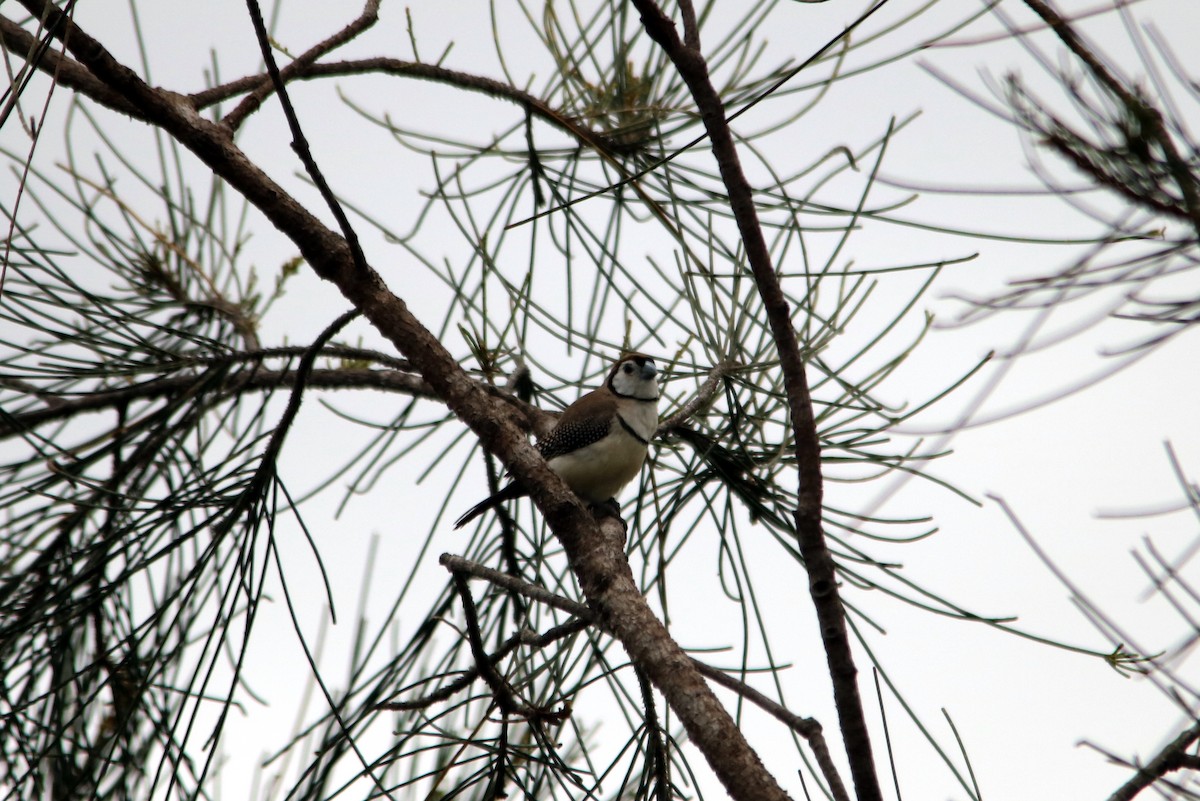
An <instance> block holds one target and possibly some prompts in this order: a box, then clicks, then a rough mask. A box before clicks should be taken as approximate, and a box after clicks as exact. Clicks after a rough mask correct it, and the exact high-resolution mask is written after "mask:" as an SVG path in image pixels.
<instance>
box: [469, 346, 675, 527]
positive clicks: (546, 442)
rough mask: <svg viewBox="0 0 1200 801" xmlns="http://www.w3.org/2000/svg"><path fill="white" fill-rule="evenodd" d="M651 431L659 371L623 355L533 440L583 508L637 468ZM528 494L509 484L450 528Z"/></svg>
mask: <svg viewBox="0 0 1200 801" xmlns="http://www.w3.org/2000/svg"><path fill="white" fill-rule="evenodd" d="M656 428H658V369H657V368H656V367H655V366H654V359H652V358H650V357H649V356H646V355H645V354H642V353H628V354H625V355H623V356H622V357H621V359H620V361H618V362H617V363H616V364H614V365H613V367H612V369H611V370H609V371H608V378H607V379H605V381H604V385H603V386H602V387H600V388H599V389H594V390H592V391H591V392H589V393H588V394H586V395H584V396H583V397H582V398H580V399H579V400H577V401H575V402H574V403H572V404H571V405H570V406H568V407H567V408H566V409H565V410H563V413H562V417H560V418H559V419H558V424H557V425H555V426H554V430H553V431H551V432H550V433H549V434H547V435H546V436H545V437H543V438H542V439H540V440H538V443H537V449H538V451H539V452H540V453H541V454H542V458H544V459H545V460H546V463H547V464H548V465H549V466H550V469H551V470H553V471H554V472H555V473H558V475H559V476H561V477H562V480H563V481H565V482H566V483H567V486H568V487H570V488H571V491H572V492H574V493H575V494H576V495H578V496H579V497H580V498H581V499H583V500H584V501H587V502H588V503H604V502H606V501H609V500H612V499H614V498H615V497H616V495H617V493H618V492H620V491H621V489H622V488H623V487H624V486H625V485H626V484H628V483H629V482H630V481H632V480H633V478H634V477H635V476H636V475H637V474H638V471H639V470H641V469H642V462H643V461H645V459H646V449H647V448H648V447H649V445H650V438H651V437H653V436H654V431H655V429H656ZM528 494H529V492H528V491H527V490H525V489H523V488H522V487H520V486H519V485H518V484H517V483H516V482H510V483H509V484H507V485H506V486H505V487H504V488H502V489H501V490H500V491H499V492H497V493H496V494H495V495H493V496H491V497H490V498H487V499H486V500H483V501H480V502H479V503H477V504H475V505H474V506H472V507H471V508H470V509H469V510H468V511H467V513H466V514H465V515H463V516H462V517H460V518H459V519H458V521H457V522H456V523H455V524H454V527H455V528H462V527H463V526H465V525H466V524H467V523H469V522H471V521H472V520H474V519H475V518H477V517H479V516H480V515H481V514H483V513H484V512H486V511H487V510H488V509H491V508H493V507H496V506H499V505H500V504H501V503H503V502H505V501H509V500H512V499H513V498H520V497H523V496H525V495H528Z"/></svg>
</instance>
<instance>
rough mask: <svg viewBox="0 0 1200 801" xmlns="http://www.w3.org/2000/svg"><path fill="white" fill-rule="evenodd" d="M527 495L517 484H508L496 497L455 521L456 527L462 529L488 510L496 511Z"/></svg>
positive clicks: (484, 500)
mask: <svg viewBox="0 0 1200 801" xmlns="http://www.w3.org/2000/svg"><path fill="white" fill-rule="evenodd" d="M525 494H527V493H525V492H524V491H523V490H521V489H520V488H519V487H517V485H516V483H515V482H513V483H509V484H506V485H505V486H504V487H502V488H501V489H500V491H499V492H497V493H496V494H495V495H492V496H491V497H489V498H484V499H483V500H482V501H480V502H479V503H477V504H475V505H474V506H472V507H471V508H470V509H468V510H467V512H466V514H464V515H463V516H462V517H460V518H458V520H455V521H454V527H455V528H462V527H463V526H465V525H466V524H467V523H470V522H471V521H472V520H474V519H475V518H477V517H479V516H480V515H481V514H483V513H484V512H486V511H487V510H489V509H494V508H495V507H497V506H499V505H500V504H502V503H504V502H505V501H511V500H512V499H514V498H520V497H521V496H522V495H525Z"/></svg>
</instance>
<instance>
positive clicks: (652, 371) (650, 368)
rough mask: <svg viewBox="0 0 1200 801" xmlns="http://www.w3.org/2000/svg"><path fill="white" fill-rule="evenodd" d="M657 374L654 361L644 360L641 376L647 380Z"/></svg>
mask: <svg viewBox="0 0 1200 801" xmlns="http://www.w3.org/2000/svg"><path fill="white" fill-rule="evenodd" d="M656 375H658V368H657V367H655V366H654V362H645V363H643V364H642V378H644V379H646V380H647V381H648V380H650V379H651V378H654V376H656Z"/></svg>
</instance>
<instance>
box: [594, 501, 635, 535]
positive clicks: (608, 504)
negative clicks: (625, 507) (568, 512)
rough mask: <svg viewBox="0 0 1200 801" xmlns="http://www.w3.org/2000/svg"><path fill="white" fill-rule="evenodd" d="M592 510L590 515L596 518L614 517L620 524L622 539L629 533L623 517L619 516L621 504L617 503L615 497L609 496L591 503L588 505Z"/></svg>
mask: <svg viewBox="0 0 1200 801" xmlns="http://www.w3.org/2000/svg"><path fill="white" fill-rule="evenodd" d="M588 508H589V509H591V510H592V515H593V516H595V517H596V519H597V520H603V519H604V518H606V517H615V518H616V519H617V522H618V523H620V524H621V533H622V535H623V536H622V539H624V537H625V536H628V534H629V524H628V523H626V522H625V518H623V517H621V504H619V503H617V499H616V498H609V499H608V500H607V501H602V502H600V503H593V504H591V505H590V506H589V507H588Z"/></svg>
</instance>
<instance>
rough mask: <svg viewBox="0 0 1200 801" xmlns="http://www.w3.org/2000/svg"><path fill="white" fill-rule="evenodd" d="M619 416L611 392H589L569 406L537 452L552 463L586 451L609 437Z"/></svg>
mask: <svg viewBox="0 0 1200 801" xmlns="http://www.w3.org/2000/svg"><path fill="white" fill-rule="evenodd" d="M616 416H617V402H616V398H614V397H613V396H612V394H611V393H608V392H604V391H602V390H596V391H595V392H590V393H588V394H587V395H585V396H584V397H582V398H580V399H579V400H577V401H576V402H575V403H572V404H571V405H570V406H568V407H567V409H566V411H564V412H563V415H562V417H560V418H559V419H558V425H556V426H555V427H554V430H553V431H551V432H550V433H549V434H547V435H546V436H545V437H543V438H542V439H540V440H538V443H537V449H538V450H539V451H540V452H541V454H542V458H543V459H545V460H546V461H550V460H551V459H553V458H554V457H556V456H563V455H565V454H568V453H571V452H572V451H577V450H579V449H580V448H585V447H587V446H588V445H591V444H592V443H593V442H599V441H600V440H602V439H604V438H605V437H606V436H608V432H609V430H610V429H611V428H612V425H613V420H615V419H616Z"/></svg>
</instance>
